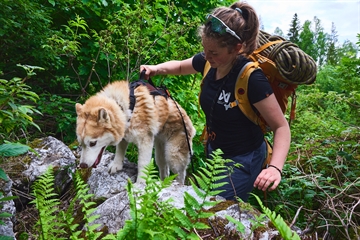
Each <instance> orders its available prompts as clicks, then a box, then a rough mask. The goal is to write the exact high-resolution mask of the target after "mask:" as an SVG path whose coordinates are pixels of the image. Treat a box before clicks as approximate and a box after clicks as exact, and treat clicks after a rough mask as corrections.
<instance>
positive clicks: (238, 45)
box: [235, 43, 242, 52]
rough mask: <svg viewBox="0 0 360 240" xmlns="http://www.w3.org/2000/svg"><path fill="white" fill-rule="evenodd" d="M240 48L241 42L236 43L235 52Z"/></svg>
mask: <svg viewBox="0 0 360 240" xmlns="http://www.w3.org/2000/svg"><path fill="white" fill-rule="evenodd" d="M241 48H242V44H241V43H238V44H236V47H235V49H236V51H237V52H240V50H241Z"/></svg>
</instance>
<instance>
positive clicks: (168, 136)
mask: <svg viewBox="0 0 360 240" xmlns="http://www.w3.org/2000/svg"><path fill="white" fill-rule="evenodd" d="M134 92H135V99H136V103H135V107H134V110H133V111H132V112H131V110H129V105H130V100H129V95H130V90H129V83H128V81H116V82H113V83H110V84H108V85H107V86H106V87H105V88H104V89H103V90H102V91H100V92H99V93H97V94H96V95H94V96H92V97H90V98H89V99H88V100H87V101H86V102H85V104H84V105H81V104H79V103H76V105H75V108H76V113H77V123H76V134H77V139H78V142H79V144H80V145H81V146H82V151H81V157H80V164H79V166H80V167H81V168H87V167H96V166H97V165H98V164H99V162H100V160H101V156H102V153H103V151H104V150H105V148H106V147H107V146H109V145H113V146H116V152H115V158H114V160H113V161H112V162H111V164H110V165H109V172H110V173H115V172H117V171H120V170H121V169H122V168H123V161H124V157H125V153H126V149H127V146H128V144H129V143H130V142H131V143H134V144H135V145H136V146H137V148H138V177H137V182H144V180H143V179H142V178H141V176H143V170H144V167H145V166H146V165H148V164H149V163H150V160H151V156H152V150H153V147H155V161H156V164H157V165H158V167H159V171H160V178H161V179H164V178H165V177H167V176H168V175H169V171H170V170H171V171H172V172H173V173H175V174H178V176H177V181H178V182H180V183H181V184H184V180H185V176H186V168H187V166H188V164H189V163H190V155H191V152H190V151H189V147H188V142H187V139H186V135H185V131H184V125H183V121H182V118H181V115H180V113H179V110H178V108H177V107H176V105H175V102H174V101H173V100H172V99H170V98H168V99H166V98H165V97H163V96H155V97H154V96H152V95H150V92H149V90H148V89H147V87H146V86H138V87H137V88H136V89H135V91H134ZM178 106H179V109H180V111H181V114H182V116H183V119H184V122H185V125H186V129H187V132H188V137H189V143H190V148H192V139H193V137H194V135H195V128H194V127H193V125H192V122H191V120H190V118H189V117H188V115H187V114H186V112H185V110H184V109H182V108H181V107H180V105H178ZM191 151H192V150H191Z"/></svg>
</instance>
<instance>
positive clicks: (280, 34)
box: [274, 27, 285, 38]
mask: <svg viewBox="0 0 360 240" xmlns="http://www.w3.org/2000/svg"><path fill="white" fill-rule="evenodd" d="M274 34H275V35H278V36H280V37H282V38H285V35H284V32H283V31H282V30H281V29H280V28H279V27H276V28H275V31H274Z"/></svg>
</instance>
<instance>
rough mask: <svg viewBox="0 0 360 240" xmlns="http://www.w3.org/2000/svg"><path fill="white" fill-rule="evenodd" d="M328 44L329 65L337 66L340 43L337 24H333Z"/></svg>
mask: <svg viewBox="0 0 360 240" xmlns="http://www.w3.org/2000/svg"><path fill="white" fill-rule="evenodd" d="M328 37H329V38H328V44H327V48H328V49H327V61H326V62H327V63H328V64H330V65H336V64H337V63H338V62H339V57H338V55H337V46H336V44H337V43H338V35H337V31H336V27H335V24H334V23H332V24H331V33H330V35H329V36H328Z"/></svg>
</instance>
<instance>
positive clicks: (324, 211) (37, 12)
mask: <svg viewBox="0 0 360 240" xmlns="http://www.w3.org/2000/svg"><path fill="white" fill-rule="evenodd" d="M231 3H233V1H228V0H227V1H221V0H210V1H206V4H205V3H204V2H203V1H201V0H192V1H166V0H154V1H149V0H143V1H140V2H137V1H121V0H63V1H55V0H16V1H13V0H3V1H1V2H0V92H1V95H0V123H1V125H0V144H4V143H8V142H20V143H23V144H28V143H29V142H31V141H32V140H33V139H35V138H37V137H42V136H49V135H51V136H55V137H56V138H58V139H60V140H62V141H63V142H65V143H66V144H68V145H72V146H76V142H75V141H76V136H75V123H76V113H75V103H76V102H80V103H83V102H84V101H85V100H86V99H87V98H88V97H89V96H91V95H92V94H94V93H96V92H97V91H99V90H100V89H101V88H102V87H103V86H105V85H106V84H107V83H109V82H111V81H114V80H118V79H128V80H129V81H135V80H137V79H139V66H140V65H141V64H156V63H160V62H164V61H167V60H172V59H185V58H188V57H191V56H192V55H193V54H195V53H197V52H199V51H201V50H202V46H201V43H200V41H199V38H198V35H197V28H198V26H200V25H201V24H202V23H203V22H204V20H205V16H206V14H207V13H209V12H210V11H211V10H212V9H213V8H215V7H216V6H219V5H224V6H229V5H230V4H231ZM264 30H265V31H267V30H266V29H264ZM271 34H272V33H271ZM274 34H278V35H281V36H283V37H284V38H285V39H287V40H289V41H291V42H294V43H296V44H297V45H298V46H299V47H300V48H301V49H302V50H304V51H305V52H306V53H307V54H309V55H310V56H311V57H312V58H313V59H314V60H315V61H316V62H317V64H318V75H317V79H316V82H315V83H314V84H312V85H309V86H300V87H299V88H298V89H297V109H296V110H297V115H296V119H295V121H293V122H292V123H291V132H292V142H291V150H290V153H289V157H288V160H287V162H286V164H285V167H284V173H283V180H282V182H281V184H280V186H279V187H278V189H277V190H276V191H274V192H271V193H268V195H267V199H266V201H267V204H268V206H269V208H270V209H272V210H274V211H275V212H277V213H279V214H281V215H282V216H283V218H284V219H286V220H288V221H289V222H291V221H295V220H296V225H297V226H299V227H301V228H303V229H307V230H308V232H315V233H316V234H318V235H319V236H323V237H324V238H326V237H328V236H331V238H340V239H355V238H356V236H357V238H356V239H358V238H359V235H360V228H359V226H360V177H359V176H360V154H359V143H360V137H359V136H360V134H359V132H360V131H359V129H360V90H359V89H360V88H359V87H360V59H359V57H358V48H359V46H360V35H359V34H358V35H357V38H358V40H359V41H358V42H357V43H352V42H349V41H345V42H343V43H339V42H338V35H337V31H336V26H335V25H333V27H332V29H331V32H330V33H327V32H324V29H323V28H322V25H321V19H318V18H316V17H314V19H312V20H306V21H305V22H304V24H300V22H299V19H298V16H297V14H296V13H294V17H293V19H289V29H277V30H276V31H275V33H274ZM200 80H201V75H200V74H197V75H192V76H157V77H154V78H153V81H154V82H155V84H156V85H158V86H160V85H166V87H167V88H168V89H169V90H170V92H171V94H172V96H173V97H174V98H175V99H176V100H177V101H178V102H179V103H180V104H181V106H183V107H184V108H185V110H186V111H187V112H188V114H189V115H190V117H191V119H192V120H193V123H194V126H195V128H196V130H197V136H196V137H195V139H194V153H195V155H194V160H193V161H194V164H195V172H196V169H197V168H199V167H202V166H205V164H204V161H205V157H204V153H203V147H202V144H201V142H200V141H199V136H200V133H201V131H202V128H203V126H204V116H203V114H202V113H200V115H199V113H198V102H197V96H198V92H199V83H200ZM74 142H75V143H74ZM109 149H110V150H111V148H109ZM136 157H137V155H136V148H135V147H134V146H132V145H131V146H130V147H129V149H128V158H129V159H130V160H131V161H136ZM0 161H1V163H6V161H7V158H5V157H2V158H1V159H0ZM254 192H255V193H257V194H258V195H259V196H262V193H260V192H256V191H254ZM250 203H253V204H254V205H256V202H255V201H254V199H250ZM295 216H296V218H295ZM354 237H355V238H354Z"/></svg>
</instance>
